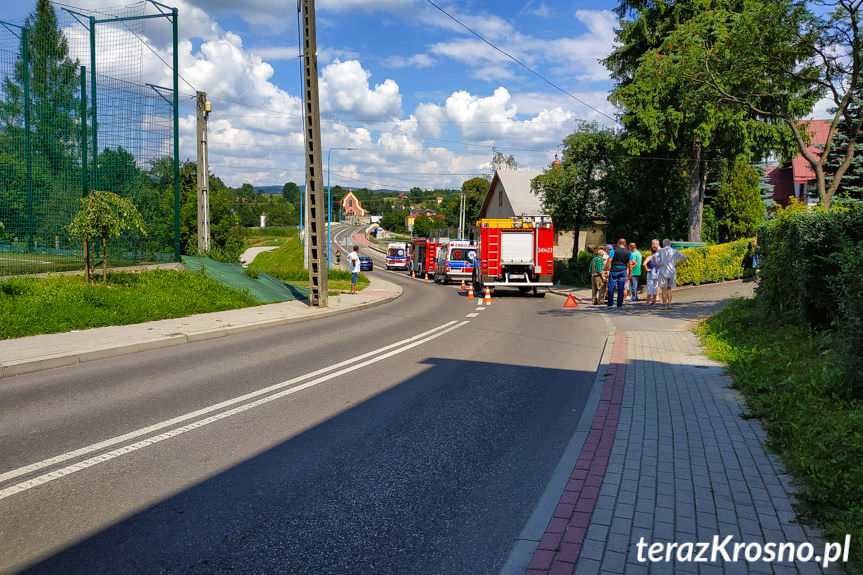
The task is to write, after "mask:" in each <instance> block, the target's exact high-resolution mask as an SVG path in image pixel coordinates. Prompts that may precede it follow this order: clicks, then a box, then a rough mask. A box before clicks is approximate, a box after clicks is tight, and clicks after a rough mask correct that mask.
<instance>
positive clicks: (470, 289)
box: [467, 283, 474, 299]
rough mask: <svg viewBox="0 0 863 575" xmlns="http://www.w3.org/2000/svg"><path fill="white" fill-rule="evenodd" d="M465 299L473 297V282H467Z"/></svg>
mask: <svg viewBox="0 0 863 575" xmlns="http://www.w3.org/2000/svg"><path fill="white" fill-rule="evenodd" d="M467 299H474V295H473V283H469V284H467Z"/></svg>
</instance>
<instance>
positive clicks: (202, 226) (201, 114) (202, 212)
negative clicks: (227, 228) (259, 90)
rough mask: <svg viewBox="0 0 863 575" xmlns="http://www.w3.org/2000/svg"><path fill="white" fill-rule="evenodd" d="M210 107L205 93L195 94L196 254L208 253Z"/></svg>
mask: <svg viewBox="0 0 863 575" xmlns="http://www.w3.org/2000/svg"><path fill="white" fill-rule="evenodd" d="M211 109H212V108H211V105H210V103H209V102H208V101H207V93H206V92H198V93H197V111H198V117H197V120H198V121H197V125H198V252H200V253H202V254H204V253H207V252H209V251H210V168H209V163H210V162H209V152H208V150H207V120H208V119H209V117H210V110H211Z"/></svg>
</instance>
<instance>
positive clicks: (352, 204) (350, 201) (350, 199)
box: [342, 191, 366, 217]
mask: <svg viewBox="0 0 863 575" xmlns="http://www.w3.org/2000/svg"><path fill="white" fill-rule="evenodd" d="M342 212H343V213H344V214H345V216H356V217H362V216H364V215H366V210H365V209H363V205H362V204H361V203H360V201H359V200H358V199H357V197H356V196H355V195H354V193H353V192H351V191H348V193H347V194H345V195H344V197H342Z"/></svg>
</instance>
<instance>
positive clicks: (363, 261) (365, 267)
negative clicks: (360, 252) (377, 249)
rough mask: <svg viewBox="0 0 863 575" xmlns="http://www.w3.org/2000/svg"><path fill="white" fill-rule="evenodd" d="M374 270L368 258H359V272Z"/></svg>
mask: <svg viewBox="0 0 863 575" xmlns="http://www.w3.org/2000/svg"><path fill="white" fill-rule="evenodd" d="M374 269H375V263H374V262H373V261H372V258H370V257H369V256H360V271H363V272H370V271H373V270H374Z"/></svg>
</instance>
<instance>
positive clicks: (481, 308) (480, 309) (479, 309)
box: [476, 306, 485, 311]
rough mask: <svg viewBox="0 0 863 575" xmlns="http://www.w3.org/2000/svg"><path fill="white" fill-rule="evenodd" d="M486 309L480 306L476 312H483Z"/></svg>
mask: <svg viewBox="0 0 863 575" xmlns="http://www.w3.org/2000/svg"><path fill="white" fill-rule="evenodd" d="M484 309H485V308H484V307H482V306H479V307H478V308H476V311H482V310H484Z"/></svg>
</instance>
